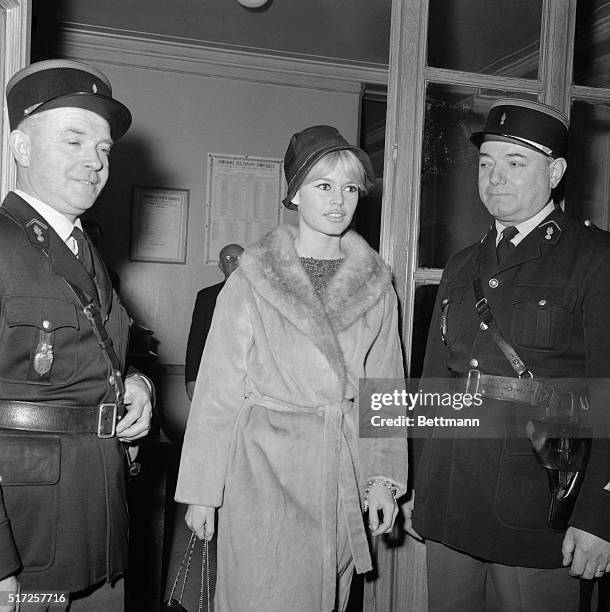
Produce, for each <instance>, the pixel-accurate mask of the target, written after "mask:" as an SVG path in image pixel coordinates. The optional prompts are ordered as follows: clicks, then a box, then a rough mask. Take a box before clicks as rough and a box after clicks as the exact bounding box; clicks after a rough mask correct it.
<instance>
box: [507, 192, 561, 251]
mask: <svg viewBox="0 0 610 612" xmlns="http://www.w3.org/2000/svg"><path fill="white" fill-rule="evenodd" d="M554 210H555V202H553V200H550V201H549V202H548V203H547V205H546V206H545V207H544V208H543V209H542V210H541V211H539V212H538V213H536V214H535V215H534V216H533V217H531V218H530V219H527V220H526V221H523V222H521V223H517V224H516V225H515V227H516V228H517V229H518V230H519V233H518V234H517V235H516V236H515V237H514V238H513V239H512V240H511V242H512V243H513V244H514V245H515V246H517V245H518V244H519V243H520V242H521V241H522V240H523V239H524V238H525V237H526V236H527V235H528V234H529V233H531V232H532V231H533V230H535V229H536V228H537V227H538V225H540V223H541V222H542V221H543V220H544V219H546V218H547V217H548V216H549V215H550V214H551V213H552V212H553V211H554ZM495 225H496V233H497V234H496V245H497V244H498V242H499V241H500V234H501V233H502V231H503V230H504V228H505V227H506V226H505V225H502V223H500V222H499V221H497V220H496V222H495Z"/></svg>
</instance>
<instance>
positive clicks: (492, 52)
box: [428, 0, 542, 79]
mask: <svg viewBox="0 0 610 612" xmlns="http://www.w3.org/2000/svg"><path fill="white" fill-rule="evenodd" d="M541 20H542V0H510V2H490V0H449V1H448V0H430V11H429V16H428V66H434V67H435V68H450V69H453V70H463V71H467V72H476V73H479V74H496V75H503V76H511V77H521V78H531V79H537V78H538V63H539V60H540V26H541Z"/></svg>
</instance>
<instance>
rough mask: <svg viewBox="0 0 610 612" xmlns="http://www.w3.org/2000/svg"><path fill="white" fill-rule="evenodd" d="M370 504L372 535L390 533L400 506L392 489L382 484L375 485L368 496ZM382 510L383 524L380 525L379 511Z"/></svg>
mask: <svg viewBox="0 0 610 612" xmlns="http://www.w3.org/2000/svg"><path fill="white" fill-rule="evenodd" d="M367 499H368V502H369V529H370V530H371V535H374V536H376V535H381V534H382V533H388V532H389V531H391V530H392V527H393V526H394V521H395V520H396V515H397V514H398V506H397V505H396V500H395V499H394V496H393V495H392V493H391V492H390V489H388V487H386V486H385V485H383V484H381V483H377V484H374V485H373V486H372V487H371V489H370V491H369V495H368V498H367ZM379 510H381V512H382V516H383V522H382V523H381V524H379V515H378V514H377V513H378V511H379Z"/></svg>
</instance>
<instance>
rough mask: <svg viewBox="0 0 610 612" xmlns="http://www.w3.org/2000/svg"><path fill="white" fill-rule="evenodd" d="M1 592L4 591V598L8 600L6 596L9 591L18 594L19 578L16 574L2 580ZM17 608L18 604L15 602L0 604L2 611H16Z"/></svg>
mask: <svg viewBox="0 0 610 612" xmlns="http://www.w3.org/2000/svg"><path fill="white" fill-rule="evenodd" d="M0 593H2V600H3V601H7V600H6V599H5V597H7V596H8V594H9V593H14V594H15V595H17V594H18V593H19V580H17V578H15V576H9V577H8V578H4V579H3V580H0ZM16 609H17V605H16V604H14V603H8V601H7V604H6V605H0V612H14V611H15V610H16Z"/></svg>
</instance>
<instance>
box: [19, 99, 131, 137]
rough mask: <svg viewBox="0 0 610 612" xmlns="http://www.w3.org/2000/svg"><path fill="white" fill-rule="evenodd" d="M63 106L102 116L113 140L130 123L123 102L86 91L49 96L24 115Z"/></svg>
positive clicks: (127, 111)
mask: <svg viewBox="0 0 610 612" xmlns="http://www.w3.org/2000/svg"><path fill="white" fill-rule="evenodd" d="M65 107H69V108H82V109H84V110H88V111H91V112H93V113H96V114H97V115H99V116H100V117H103V118H104V119H105V120H106V121H107V122H108V125H109V126H110V133H111V135H112V139H113V140H118V139H119V138H120V137H121V136H123V134H125V132H126V131H127V130H128V129H129V126H130V125H131V113H130V112H129V109H128V108H127V107H126V106H125V105H124V104H122V103H121V102H119V101H118V100H115V99H114V98H109V97H108V96H102V95H100V94H93V93H88V92H77V93H71V94H67V95H64V96H57V97H56V98H51V99H50V100H47V101H46V102H43V103H42V104H41V105H40V106H37V107H36V109H35V110H33V111H32V112H31V113H30V114H29V115H27V116H26V117H31V116H32V115H35V114H38V113H41V112H43V111H46V110H52V109H54V108H65ZM26 117H24V119H25V118H26Z"/></svg>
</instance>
